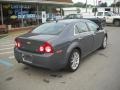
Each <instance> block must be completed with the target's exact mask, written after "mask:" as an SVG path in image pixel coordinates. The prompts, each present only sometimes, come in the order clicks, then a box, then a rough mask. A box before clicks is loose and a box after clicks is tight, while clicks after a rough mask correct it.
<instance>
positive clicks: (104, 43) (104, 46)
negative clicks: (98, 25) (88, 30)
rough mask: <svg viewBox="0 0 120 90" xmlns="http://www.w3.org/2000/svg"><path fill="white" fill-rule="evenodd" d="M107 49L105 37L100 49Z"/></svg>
mask: <svg viewBox="0 0 120 90" xmlns="http://www.w3.org/2000/svg"><path fill="white" fill-rule="evenodd" d="M106 47H107V36H105V37H104V39H103V42H102V45H101V49H105V48H106Z"/></svg>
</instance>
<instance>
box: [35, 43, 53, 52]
mask: <svg viewBox="0 0 120 90" xmlns="http://www.w3.org/2000/svg"><path fill="white" fill-rule="evenodd" d="M37 52H40V53H54V50H53V47H52V45H51V44H50V43H48V42H45V43H44V44H43V45H41V46H40V47H39V48H38V49H37Z"/></svg>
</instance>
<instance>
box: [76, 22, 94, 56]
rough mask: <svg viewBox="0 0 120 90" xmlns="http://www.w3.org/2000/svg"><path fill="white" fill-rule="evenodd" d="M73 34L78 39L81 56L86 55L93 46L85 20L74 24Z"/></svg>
mask: <svg viewBox="0 0 120 90" xmlns="http://www.w3.org/2000/svg"><path fill="white" fill-rule="evenodd" d="M75 28H76V29H75V30H76V31H75V33H77V34H75V36H76V37H77V40H78V41H79V45H80V47H81V49H82V56H86V55H87V54H89V53H90V52H91V51H92V46H93V40H94V39H93V34H92V33H91V32H90V31H89V29H88V27H87V25H86V23H85V22H79V23H77V24H76V25H75Z"/></svg>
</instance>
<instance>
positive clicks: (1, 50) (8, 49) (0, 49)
mask: <svg viewBox="0 0 120 90" xmlns="http://www.w3.org/2000/svg"><path fill="white" fill-rule="evenodd" d="M9 49H13V47H11V48H3V49H0V51H3V50H9Z"/></svg>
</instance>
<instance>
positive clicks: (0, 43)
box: [0, 42, 14, 46]
mask: <svg viewBox="0 0 120 90" xmlns="http://www.w3.org/2000/svg"><path fill="white" fill-rule="evenodd" d="M13 43H14V42H7V43H3V42H0V46H1V45H6V44H13Z"/></svg>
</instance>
